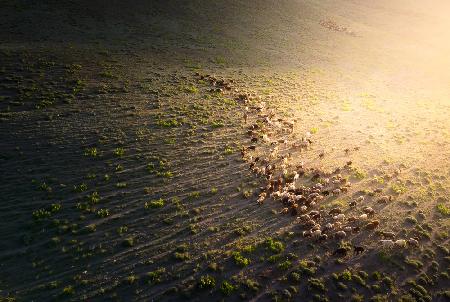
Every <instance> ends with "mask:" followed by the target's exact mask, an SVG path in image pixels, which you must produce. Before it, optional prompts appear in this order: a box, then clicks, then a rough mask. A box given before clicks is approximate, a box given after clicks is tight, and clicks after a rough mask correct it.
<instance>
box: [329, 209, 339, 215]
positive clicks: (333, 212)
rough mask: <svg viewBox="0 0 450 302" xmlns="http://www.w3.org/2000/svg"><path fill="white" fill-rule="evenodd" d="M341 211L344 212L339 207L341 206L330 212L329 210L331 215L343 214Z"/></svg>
mask: <svg viewBox="0 0 450 302" xmlns="http://www.w3.org/2000/svg"><path fill="white" fill-rule="evenodd" d="M341 213H342V210H341V209H339V208H333V209H332V210H331V211H330V212H328V214H329V215H331V216H334V215H337V214H341Z"/></svg>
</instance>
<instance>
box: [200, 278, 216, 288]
mask: <svg viewBox="0 0 450 302" xmlns="http://www.w3.org/2000/svg"><path fill="white" fill-rule="evenodd" d="M198 287H199V288H202V289H204V288H214V287H216V279H214V277H212V276H210V275H205V276H202V277H201V278H200V281H199V283H198Z"/></svg>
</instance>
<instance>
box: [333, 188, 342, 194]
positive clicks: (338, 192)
mask: <svg viewBox="0 0 450 302" xmlns="http://www.w3.org/2000/svg"><path fill="white" fill-rule="evenodd" d="M332 193H333V195H339V194H341V190H340V189H334V190H333V191H332Z"/></svg>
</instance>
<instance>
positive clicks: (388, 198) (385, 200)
mask: <svg viewBox="0 0 450 302" xmlns="http://www.w3.org/2000/svg"><path fill="white" fill-rule="evenodd" d="M391 200H392V196H390V195H385V196H381V197H380V198H379V199H378V203H388V202H389V201H391Z"/></svg>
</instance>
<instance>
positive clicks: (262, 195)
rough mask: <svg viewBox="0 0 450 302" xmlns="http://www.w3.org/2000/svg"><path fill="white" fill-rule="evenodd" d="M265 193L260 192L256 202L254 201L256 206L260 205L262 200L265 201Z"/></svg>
mask: <svg viewBox="0 0 450 302" xmlns="http://www.w3.org/2000/svg"><path fill="white" fill-rule="evenodd" d="M266 196H267V193H266V192H262V193H261V194H259V197H258V200H257V201H256V202H257V203H258V204H262V203H263V202H264V199H266Z"/></svg>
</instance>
